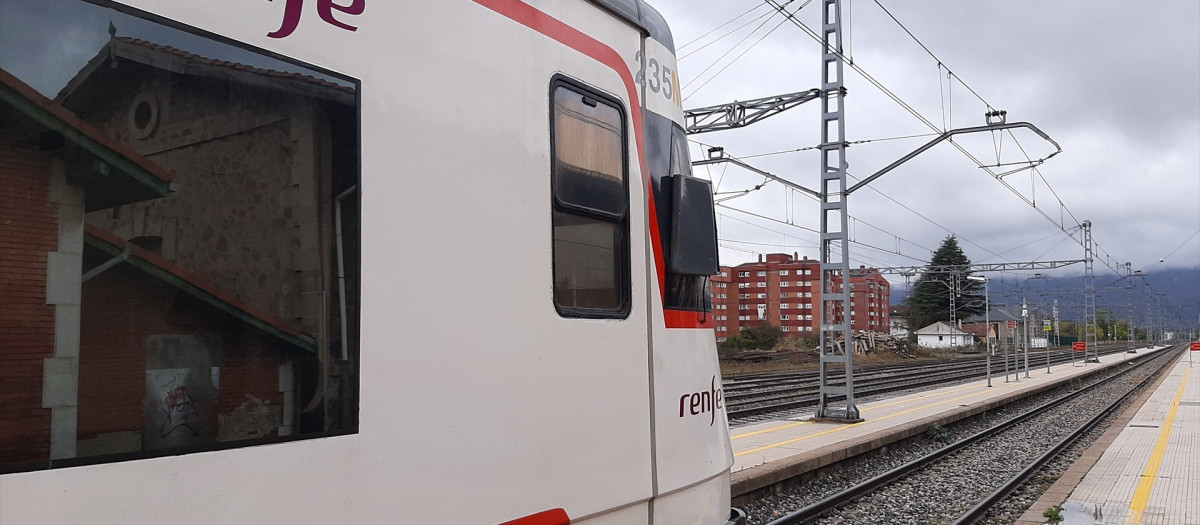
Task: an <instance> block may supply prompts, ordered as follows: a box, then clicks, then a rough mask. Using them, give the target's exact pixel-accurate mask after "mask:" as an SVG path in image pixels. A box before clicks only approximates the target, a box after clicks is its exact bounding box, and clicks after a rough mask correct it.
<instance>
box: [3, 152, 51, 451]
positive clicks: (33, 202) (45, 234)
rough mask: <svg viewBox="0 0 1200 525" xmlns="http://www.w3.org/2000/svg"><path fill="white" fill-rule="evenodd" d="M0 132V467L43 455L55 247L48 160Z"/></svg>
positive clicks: (47, 430)
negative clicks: (49, 278)
mask: <svg viewBox="0 0 1200 525" xmlns="http://www.w3.org/2000/svg"><path fill="white" fill-rule="evenodd" d="M14 139H15V137H13V136H11V135H9V134H7V133H5V132H4V131H2V130H0V298H2V300H0V422H3V423H2V424H0V465H4V464H13V463H21V462H29V461H45V460H47V459H49V457H50V409H48V408H42V360H43V359H45V358H48V357H51V356H53V354H54V307H53V306H51V305H48V304H46V264H47V263H46V254H47V252H52V251H55V250H57V247H58V210H57V206H55V205H52V204H49V202H48V188H49V163H48V161H47V159H46V158H44V156H42V155H39V154H38V152H37V151H36V150H35V149H33V148H32V147H30V148H28V149H26V148H20V147H14V146H13V144H14Z"/></svg>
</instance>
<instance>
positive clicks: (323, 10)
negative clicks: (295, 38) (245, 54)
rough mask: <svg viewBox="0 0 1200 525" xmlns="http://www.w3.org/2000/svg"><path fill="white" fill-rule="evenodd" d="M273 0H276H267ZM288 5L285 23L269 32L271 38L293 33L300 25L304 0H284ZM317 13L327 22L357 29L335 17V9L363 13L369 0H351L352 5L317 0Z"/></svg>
mask: <svg viewBox="0 0 1200 525" xmlns="http://www.w3.org/2000/svg"><path fill="white" fill-rule="evenodd" d="M267 1H268V2H273V1H274V0H267ZM283 1H284V2H285V3H286V4H287V5H286V6H284V8H283V25H281V26H279V29H277V30H275V31H274V32H272V33H267V36H269V37H271V38H283V37H285V36H288V35H290V34H292V32H293V31H295V30H296V27H297V26H299V25H300V12H301V10H302V9H303V8H304V0H283ZM316 1H317V14H318V15H320V16H321V20H324V21H325V22H326V23H329V24H331V25H334V26H337V27H340V28H342V29H345V30H347V31H357V30H358V27H356V26H352V25H350V24H346V23H343V22H341V21H339V20H338V19H336V18H334V17H333V11H334V10H338V11H341V12H343V13H346V14H348V15H361V14H362V12H363V9H366V1H367V0H350V5H338V4H335V3H333V0H316Z"/></svg>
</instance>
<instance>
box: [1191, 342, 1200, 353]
mask: <svg viewBox="0 0 1200 525" xmlns="http://www.w3.org/2000/svg"><path fill="white" fill-rule="evenodd" d="M1192 351H1193V352H1200V341H1193V342H1192Z"/></svg>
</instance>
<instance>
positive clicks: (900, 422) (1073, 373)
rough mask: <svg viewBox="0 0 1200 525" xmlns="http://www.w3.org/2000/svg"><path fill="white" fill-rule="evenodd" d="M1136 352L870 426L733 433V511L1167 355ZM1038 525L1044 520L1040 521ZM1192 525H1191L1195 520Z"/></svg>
mask: <svg viewBox="0 0 1200 525" xmlns="http://www.w3.org/2000/svg"><path fill="white" fill-rule="evenodd" d="M1162 348H1164V347H1157V348H1144V347H1143V348H1138V349H1137V354H1131V353H1125V352H1120V353H1116V354H1109V355H1105V356H1101V357H1100V363H1090V364H1087V365H1084V364H1083V363H1082V361H1078V360H1077V361H1076V362H1075V364H1074V365H1072V363H1070V362H1068V363H1064V364H1059V365H1055V366H1052V367H1051V368H1050V373H1049V374H1047V371H1046V365H1045V364H1044V363H1043V364H1042V366H1040V367H1038V366H1036V363H1035V362H1034V360H1033V359H1032V356H1031V360H1030V369H1029V377H1028V378H1026V377H1025V373H1024V369H1023V368H1022V370H1021V373H1020V377H1019V380H1011V377H1012V376H1011V375H1010V376H1009V377H1010V381H1008V382H1006V381H1005V378H1004V376H1003V375H1000V376H993V377H992V386H991V387H988V386H987V381H986V380H985V379H980V380H977V381H971V382H967V383H961V384H958V385H954V386H949V387H944V388H938V389H934V390H926V391H922V392H917V393H912V394H906V395H901V396H895V397H889V398H884V399H879V400H872V401H867V402H860V403H858V408H859V411H860V413H861V414H862V417H863V419H864V421H862V422H858V423H827V422H814V421H812V414H811V413H808V414H799V415H796V416H792V417H789V418H786V419H776V420H772V421H765V422H759V423H754V424H750V425H745V426H739V427H735V428H732V429H731V430H730V434H731V439H732V442H733V451H734V465H733V467H732V469H731V470H732V475H731V479H730V482H731V494H732V496H733V498H734V505H741V504H744V503H746V502H749V501H752V500H754V499H756V498H757V497H759V496H761V495H764V494H766V493H768V492H770V491H772V490H774V489H775V487H777V486H778V485H779V484H783V486H784V487H786V486H788V485H789V484H795V483H800V482H802V481H803V480H804V479H805V478H804V476H805V475H806V474H807V473H810V472H813V471H815V470H817V469H819V468H821V467H823V466H826V465H829V464H832V463H836V462H838V461H841V460H843V459H846V458H849V457H853V456H856V455H858V454H863V453H868V452H871V451H876V450H881V449H883V450H886V447H887V446H889V445H891V444H893V443H897V442H900V441H903V440H905V439H908V438H911V437H914V436H917V435H919V434H922V433H924V432H926V431H927V430H928V429H929V428H930V427H931V426H933V425H934V424H939V425H947V424H950V423H953V422H955V421H959V420H961V419H965V418H968V417H971V416H975V415H978V414H982V413H984V412H987V411H991V410H994V409H996V408H999V407H1001V406H1004V405H1006V404H1009V403H1012V402H1014V401H1017V400H1019V399H1022V398H1025V397H1029V396H1032V395H1036V394H1038V393H1041V392H1043V391H1046V390H1050V389H1053V388H1055V387H1056V386H1058V385H1060V384H1061V383H1062V382H1063V381H1070V380H1072V379H1076V380H1078V379H1081V378H1083V377H1085V376H1087V375H1090V374H1098V373H1105V371H1108V370H1111V369H1112V367H1117V366H1121V363H1123V362H1124V361H1125V360H1127V359H1129V358H1131V357H1134V356H1135V355H1145V354H1147V353H1149V352H1153V351H1158V350H1161V349H1162ZM789 480H791V481H789ZM1039 523H1040V522H1039ZM1189 523H1191V522H1189Z"/></svg>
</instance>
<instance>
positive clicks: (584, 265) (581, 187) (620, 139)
mask: <svg viewBox="0 0 1200 525" xmlns="http://www.w3.org/2000/svg"><path fill="white" fill-rule="evenodd" d="M624 123H625V118H624V111H623V110H622V108H621V106H620V104H619V103H618V102H616V101H613V100H611V99H609V98H607V97H604V96H602V95H599V94H597V93H593V92H591V91H589V90H586V89H583V88H581V87H578V86H576V85H574V84H571V83H568V82H566V81H565V80H562V79H556V80H555V81H554V82H553V83H552V84H551V118H550V132H551V156H552V158H553V164H552V166H551V190H552V194H553V203H552V207H553V212H552V226H553V230H554V255H553V258H554V265H553V272H554V306H555V308H557V309H558V312H559V314H560V315H562V316H564V317H592V318H624V317H626V316H627V315H628V314H629V306H630V296H631V292H630V278H629V272H630V269H629V213H628V208H629V207H628V201H629V189H628V173H627V169H626V164H627V163H626V159H627V152H626V147H625V143H626V140H625V124H624Z"/></svg>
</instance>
